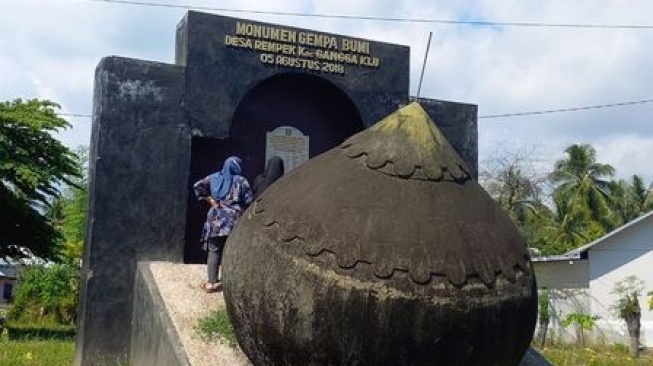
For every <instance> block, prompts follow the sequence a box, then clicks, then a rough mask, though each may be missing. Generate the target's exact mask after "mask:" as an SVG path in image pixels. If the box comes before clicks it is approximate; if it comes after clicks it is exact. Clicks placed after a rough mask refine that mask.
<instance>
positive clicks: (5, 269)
mask: <svg viewBox="0 0 653 366" xmlns="http://www.w3.org/2000/svg"><path fill="white" fill-rule="evenodd" d="M0 278H18V267H17V266H16V265H15V264H12V263H11V262H9V261H7V260H4V259H2V258H0Z"/></svg>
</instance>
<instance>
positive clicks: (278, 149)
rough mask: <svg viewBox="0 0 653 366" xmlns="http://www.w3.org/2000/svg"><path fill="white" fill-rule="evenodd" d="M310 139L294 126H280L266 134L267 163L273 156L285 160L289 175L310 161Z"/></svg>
mask: <svg viewBox="0 0 653 366" xmlns="http://www.w3.org/2000/svg"><path fill="white" fill-rule="evenodd" d="M308 144H309V137H308V136H306V135H304V134H303V133H302V132H301V131H300V130H298V129H297V128H295V127H292V126H280V127H277V128H275V129H274V130H273V131H270V132H267V133H266V139H265V161H268V160H269V159H270V158H271V157H273V156H278V157H280V158H281V160H283V166H284V171H285V172H286V173H287V172H289V171H291V170H293V169H295V168H296V167H298V166H300V165H301V164H302V163H304V162H306V161H308V151H309V149H308V146H309V145H308Z"/></svg>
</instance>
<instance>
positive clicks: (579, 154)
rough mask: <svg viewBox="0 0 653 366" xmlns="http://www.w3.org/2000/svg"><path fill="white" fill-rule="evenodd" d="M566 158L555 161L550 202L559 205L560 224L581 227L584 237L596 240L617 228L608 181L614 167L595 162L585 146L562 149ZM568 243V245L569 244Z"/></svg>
mask: <svg viewBox="0 0 653 366" xmlns="http://www.w3.org/2000/svg"><path fill="white" fill-rule="evenodd" d="M565 154H566V155H567V156H566V157H565V158H563V159H560V160H558V161H556V162H555V165H554V170H553V172H552V173H551V179H552V181H553V182H554V183H555V184H556V187H555V189H554V192H553V199H554V202H555V204H556V205H557V206H558V211H561V212H559V214H560V215H561V217H559V223H560V225H562V226H563V227H564V226H569V223H570V222H575V223H578V224H581V225H584V226H585V227H584V230H580V231H581V232H584V236H585V237H586V238H587V239H588V240H592V239H596V238H598V237H600V236H601V235H604V234H605V233H606V232H607V231H609V230H612V229H613V228H614V227H615V226H616V225H615V224H614V220H613V218H612V213H611V210H610V206H609V204H608V202H609V186H610V184H609V182H608V181H606V180H605V178H608V177H612V176H613V175H614V173H615V170H614V168H613V167H612V166H611V165H609V164H602V163H598V162H597V161H596V151H595V150H594V148H593V147H592V146H590V145H587V144H574V145H571V146H569V147H568V148H567V149H565ZM570 244H571V243H570Z"/></svg>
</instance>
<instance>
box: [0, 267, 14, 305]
mask: <svg viewBox="0 0 653 366" xmlns="http://www.w3.org/2000/svg"><path fill="white" fill-rule="evenodd" d="M17 280H18V269H17V267H16V266H15V265H12V264H10V263H8V262H5V261H3V260H0V305H2V304H7V303H8V302H9V301H10V300H11V298H12V296H13V291H14V289H15V286H16V281H17Z"/></svg>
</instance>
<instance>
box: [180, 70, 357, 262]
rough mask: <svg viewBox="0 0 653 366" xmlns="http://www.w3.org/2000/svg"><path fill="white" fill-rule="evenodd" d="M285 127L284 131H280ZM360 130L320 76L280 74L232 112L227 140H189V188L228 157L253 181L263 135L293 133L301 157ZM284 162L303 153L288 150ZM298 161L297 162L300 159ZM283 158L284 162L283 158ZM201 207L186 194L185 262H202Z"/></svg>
mask: <svg viewBox="0 0 653 366" xmlns="http://www.w3.org/2000/svg"><path fill="white" fill-rule="evenodd" d="M284 127H286V128H284ZM363 129H364V124H363V121H362V119H361V116H360V113H359V112H358V109H357V108H356V106H355V105H354V103H353V102H352V101H351V100H350V99H349V97H348V96H347V95H346V94H345V93H344V92H343V91H342V90H340V89H339V88H338V87H337V86H335V85H333V84H332V83H331V82H329V81H327V80H325V79H323V78H320V77H319V76H314V75H308V74H302V73H283V74H278V75H274V76H271V77H269V78H267V79H264V80H263V81H261V82H259V83H258V84H256V85H255V86H254V87H253V88H252V89H251V90H249V91H248V92H247V93H246V94H245V95H244V97H243V98H242V99H241V101H240V103H239V104H238V107H237V108H236V110H235V112H234V114H233V118H232V120H231V126H230V129H229V137H228V138H227V139H226V140H219V139H213V138H193V143H192V145H193V146H192V152H191V174H190V179H189V180H190V182H189V183H190V184H192V183H193V182H194V181H196V180H197V179H200V178H202V177H204V176H206V175H208V174H211V173H212V172H214V171H216V170H218V169H220V168H221V164H222V161H223V160H224V159H225V158H226V157H227V156H229V155H237V156H239V157H240V158H242V159H243V175H244V176H245V177H246V178H247V179H248V180H249V181H250V182H252V181H253V180H254V177H256V175H258V174H259V173H261V172H263V170H264V168H265V161H266V148H271V146H266V145H268V143H269V142H270V139H269V138H268V134H270V133H273V131H275V130H276V131H277V132H280V133H281V134H285V132H286V131H287V132H288V134H290V133H291V132H292V133H294V134H297V133H298V132H299V133H301V134H302V135H303V137H299V138H297V137H296V135H295V136H294V137H295V140H300V142H303V143H305V144H306V145H307V147H308V149H307V150H308V151H307V153H308V156H306V157H305V158H306V159H310V158H313V157H315V156H317V155H319V154H321V153H323V152H325V151H327V150H330V149H332V148H333V147H335V146H337V145H338V144H340V143H341V142H343V141H344V140H345V139H346V138H347V137H349V136H351V135H353V134H355V133H357V132H360V131H362V130H363ZM289 150H291V151H289V152H288V154H287V156H286V158H287V157H288V156H292V155H302V153H303V152H300V151H297V152H295V151H292V150H293V147H292V146H289ZM298 159H299V160H301V159H302V158H301V157H299V158H298ZM284 160H286V159H284ZM206 209H207V207H206V205H205V204H203V202H199V203H198V202H197V201H196V199H195V197H194V195H192V194H191V195H190V196H189V206H188V220H187V223H188V225H187V232H186V245H185V250H184V262H186V263H205V262H206V252H204V251H202V250H201V248H200V246H199V245H198V244H197V243H198V241H199V236H200V232H201V227H202V223H203V222H204V219H205V215H206Z"/></svg>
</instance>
